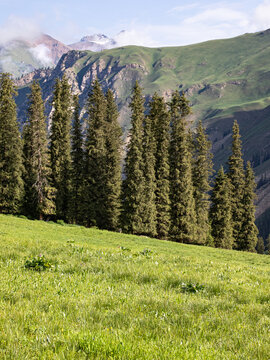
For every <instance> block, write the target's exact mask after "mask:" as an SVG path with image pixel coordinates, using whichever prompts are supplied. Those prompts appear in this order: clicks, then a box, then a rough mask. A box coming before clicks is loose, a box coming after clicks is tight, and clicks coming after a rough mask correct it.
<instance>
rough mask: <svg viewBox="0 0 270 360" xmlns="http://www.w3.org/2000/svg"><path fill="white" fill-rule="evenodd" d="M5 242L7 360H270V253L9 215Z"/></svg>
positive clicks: (0, 311) (0, 231)
mask: <svg viewBox="0 0 270 360" xmlns="http://www.w3.org/2000/svg"><path fill="white" fill-rule="evenodd" d="M0 239H1V248H0V285H1V286H0V358H1V359H74V358H76V359H104V360H105V359H106V360H108V359H129V360H131V359H136V360H137V359H151V360H152V359H156V360H162V359H164V360H165V359H166V360H168V359H187V360H190V359H203V360H205V359H215V360H217V359H245V360H246V359H252V360H254V359H261V360H268V359H269V353H270V344H269V327H270V308H269V302H270V297H269V286H270V282H269V272H270V256H267V255H257V254H250V253H241V252H235V251H226V250H219V249H212V248H207V247H198V246H189V245H183V244H177V243H172V242H166V241H158V240H154V239H149V238H146V237H142V236H141V237H136V236H131V235H125V234H118V233H110V232H106V231H100V230H97V229H94V228H91V229H86V228H83V227H79V226H72V225H63V224H62V225H61V224H54V223H45V222H40V221H29V220H25V219H22V218H16V217H12V216H4V215H0ZM41 255H44V256H45V259H46V260H47V261H48V262H49V264H51V265H52V267H51V268H48V269H46V270H44V271H35V270H31V269H29V268H25V264H27V260H30V261H31V260H32V258H33V257H38V258H39V259H43V258H42V257H40V256H41ZM28 264H29V262H28Z"/></svg>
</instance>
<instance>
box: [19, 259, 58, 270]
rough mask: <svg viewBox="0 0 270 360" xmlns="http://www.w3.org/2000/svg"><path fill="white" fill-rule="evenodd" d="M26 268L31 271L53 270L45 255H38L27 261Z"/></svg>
mask: <svg viewBox="0 0 270 360" xmlns="http://www.w3.org/2000/svg"><path fill="white" fill-rule="evenodd" d="M24 267H25V269H29V270H35V271H44V270H47V269H51V268H52V267H53V265H52V264H51V263H50V262H49V261H48V260H47V259H46V258H45V256H44V255H38V256H36V257H32V259H30V260H26V261H25V264H24Z"/></svg>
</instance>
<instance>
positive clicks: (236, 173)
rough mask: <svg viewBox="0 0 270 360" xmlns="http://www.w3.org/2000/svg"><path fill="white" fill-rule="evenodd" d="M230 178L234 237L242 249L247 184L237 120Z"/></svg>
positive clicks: (230, 159)
mask: <svg viewBox="0 0 270 360" xmlns="http://www.w3.org/2000/svg"><path fill="white" fill-rule="evenodd" d="M228 176H229V179H230V181H231V211H232V225H233V238H234V245H233V247H234V248H235V249H241V247H242V246H241V229H242V222H243V212H244V208H243V195H244V184H245V172H244V163H243V159H242V150H241V140H240V135H239V126H238V124H237V121H236V120H235V122H234V124H233V142H232V155H231V156H230V158H229V172H228Z"/></svg>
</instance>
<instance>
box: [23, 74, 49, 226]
mask: <svg viewBox="0 0 270 360" xmlns="http://www.w3.org/2000/svg"><path fill="white" fill-rule="evenodd" d="M23 139H24V147H23V152H24V168H25V171H24V184H25V196H24V212H25V213H26V215H28V216H31V217H33V218H38V219H43V218H44V216H48V215H53V214H54V213H55V204H54V193H55V189H53V188H52V186H51V184H50V176H51V169H50V164H49V154H48V140H47V131H46V118H45V115H44V103H43V100H42V95H41V89H40V86H39V84H38V83H37V82H35V81H34V82H33V84H32V87H31V94H30V96H29V107H28V122H27V124H26V125H25V127H24V131H23Z"/></svg>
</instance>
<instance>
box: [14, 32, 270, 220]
mask: <svg viewBox="0 0 270 360" xmlns="http://www.w3.org/2000/svg"><path fill="white" fill-rule="evenodd" d="M269 63H270V30H266V31H264V32H259V33H255V34H245V35H243V36H239V37H236V38H232V39H226V40H214V41H208V42H204V43H201V44H195V45H190V46H183V47H166V48H155V49H153V48H145V47H138V46H127V47H122V48H116V49H111V50H104V51H102V52H99V53H93V52H91V51H81V52H80V51H70V52H69V53H67V54H65V55H63V56H62V58H61V59H60V61H59V63H58V65H57V66H56V68H55V69H54V70H53V71H52V72H51V71H49V72H48V73H46V71H45V72H43V75H42V76H41V74H40V72H38V73H32V74H30V75H28V76H27V77H26V78H23V79H21V80H20V81H19V82H18V85H19V86H20V95H19V97H18V105H19V109H20V111H19V115H20V117H21V118H23V117H24V116H25V106H26V104H27V102H26V95H27V93H28V91H29V88H28V83H29V80H31V79H32V78H39V79H40V81H41V86H42V89H43V92H44V98H45V100H46V109H47V113H48V114H50V111H51V94H52V89H53V85H54V82H55V79H56V78H57V77H61V76H62V75H63V73H66V74H67V76H68V77H69V79H70V83H71V85H72V89H73V91H74V92H75V93H78V94H80V102H81V105H82V106H83V105H84V104H85V102H86V99H87V96H88V93H89V89H90V86H91V83H92V81H93V79H94V78H95V77H98V78H99V80H100V81H101V82H102V84H103V86H104V88H105V89H106V88H108V87H109V88H111V89H112V90H113V91H114V93H115V95H116V98H117V102H118V106H119V110H120V120H119V121H120V123H121V126H122V128H123V130H124V132H125V135H126V134H127V132H128V129H129V127H130V120H129V108H128V103H129V100H130V95H131V90H132V86H133V85H134V82H135V80H139V82H140V84H141V86H142V87H143V88H144V93H145V95H146V98H147V99H148V98H149V96H150V95H151V94H153V93H154V92H155V91H157V92H158V93H160V94H163V95H164V96H166V97H167V98H169V97H170V94H171V91H172V90H174V89H179V90H184V91H186V92H187V95H188V97H189V99H190V100H191V103H192V109H193V114H192V116H191V120H193V123H194V124H195V123H196V121H198V120H199V119H202V120H203V122H204V124H205V126H206V127H207V131H208V134H209V136H210V138H211V140H212V142H213V144H214V145H213V151H214V155H215V157H214V162H215V167H216V168H218V167H219V166H220V164H221V163H222V164H224V163H225V162H226V160H227V158H228V155H229V152H230V144H231V128H232V123H233V120H234V119H235V118H236V119H237V120H238V121H239V123H240V131H241V135H242V139H243V151H244V158H245V160H251V161H252V163H253V165H254V168H255V171H256V174H257V180H259V179H260V178H261V177H262V176H263V177H264V179H268V178H269V179H270V160H269V159H270V145H269V139H270V121H269V118H270V70H269V69H270V67H269ZM269 184H270V180H269V181H266V184H264V185H265V186H264V187H263V188H262V189H259V191H258V195H259V197H258V199H259V200H258V203H259V213H258V216H260V215H262V214H263V213H264V212H265V211H266V209H267V208H268V207H269V201H268V200H267V201H265V195H267V197H266V198H267V199H268V198H269V200H270V186H269ZM269 221H270V219H269Z"/></svg>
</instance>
